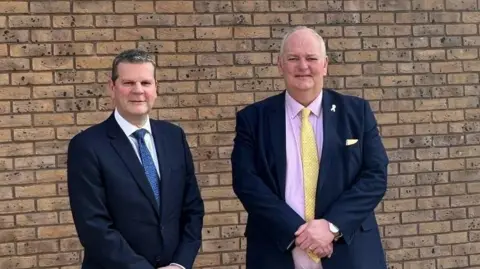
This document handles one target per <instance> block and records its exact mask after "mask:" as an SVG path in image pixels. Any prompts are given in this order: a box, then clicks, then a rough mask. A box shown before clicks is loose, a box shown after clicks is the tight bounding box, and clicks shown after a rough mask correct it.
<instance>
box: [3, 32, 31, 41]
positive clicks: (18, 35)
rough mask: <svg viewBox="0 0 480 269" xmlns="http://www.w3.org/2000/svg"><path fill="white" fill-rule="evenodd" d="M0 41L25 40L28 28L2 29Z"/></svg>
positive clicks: (26, 39)
mask: <svg viewBox="0 0 480 269" xmlns="http://www.w3.org/2000/svg"><path fill="white" fill-rule="evenodd" d="M32 36H33V35H32ZM0 41H1V42H6V43H18V42H27V41H28V30H4V31H3V32H2V35H0Z"/></svg>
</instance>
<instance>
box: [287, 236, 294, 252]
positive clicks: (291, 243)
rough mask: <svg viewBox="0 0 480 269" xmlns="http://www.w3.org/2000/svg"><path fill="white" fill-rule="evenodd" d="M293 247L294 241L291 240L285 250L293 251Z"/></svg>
mask: <svg viewBox="0 0 480 269" xmlns="http://www.w3.org/2000/svg"><path fill="white" fill-rule="evenodd" d="M294 246H295V239H293V240H292V242H290V244H288V247H287V250H290V251H291V250H293V247H294Z"/></svg>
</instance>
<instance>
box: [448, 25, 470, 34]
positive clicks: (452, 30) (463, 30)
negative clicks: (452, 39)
mask: <svg viewBox="0 0 480 269" xmlns="http://www.w3.org/2000/svg"><path fill="white" fill-rule="evenodd" d="M446 32H447V35H474V34H476V33H477V25H476V24H462V25H458V24H449V25H446Z"/></svg>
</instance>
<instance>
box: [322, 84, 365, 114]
mask: <svg viewBox="0 0 480 269" xmlns="http://www.w3.org/2000/svg"><path fill="white" fill-rule="evenodd" d="M326 91H328V92H329V94H331V95H332V97H333V98H332V100H334V102H336V103H339V104H342V106H343V107H345V108H346V109H347V110H351V111H355V112H359V111H362V112H363V110H364V109H365V105H368V101H367V100H365V99H363V98H361V97H358V96H354V95H346V94H343V93H340V92H338V91H334V90H331V89H327V90H326Z"/></svg>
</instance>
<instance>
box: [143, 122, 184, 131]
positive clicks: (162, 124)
mask: <svg viewBox="0 0 480 269" xmlns="http://www.w3.org/2000/svg"><path fill="white" fill-rule="evenodd" d="M151 122H152V124H155V125H156V126H158V127H159V128H161V129H162V130H164V131H165V132H169V133H184V131H183V129H182V127H180V126H178V125H176V124H173V123H171V122H169V121H166V120H153V119H152V121H151Z"/></svg>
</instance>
